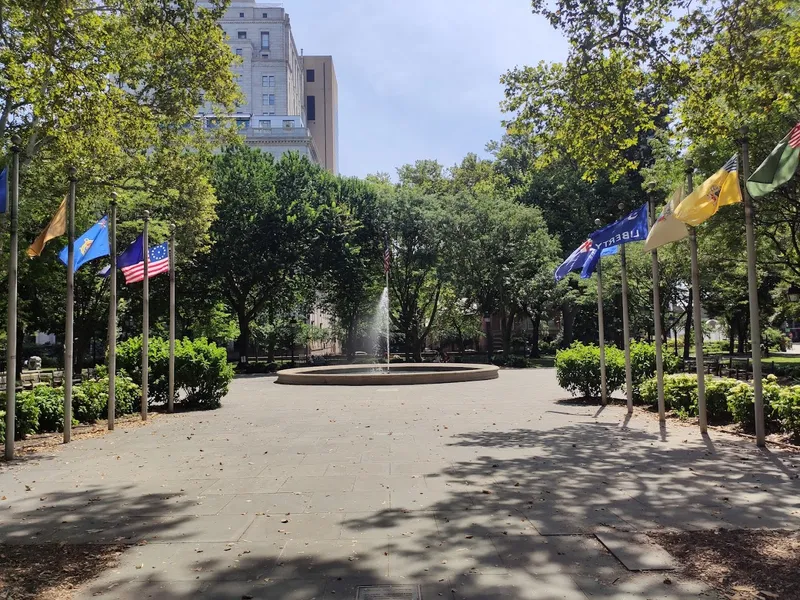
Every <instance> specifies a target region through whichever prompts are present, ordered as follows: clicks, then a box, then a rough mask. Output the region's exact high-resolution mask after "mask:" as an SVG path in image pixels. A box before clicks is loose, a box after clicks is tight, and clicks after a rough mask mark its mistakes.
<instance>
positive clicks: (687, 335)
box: [683, 290, 693, 360]
mask: <svg viewBox="0 0 800 600" xmlns="http://www.w3.org/2000/svg"><path fill="white" fill-rule="evenodd" d="M692 310H693V309H692V290H689V303H688V304H687V305H686V328H685V329H684V331H683V360H688V359H689V348H690V347H691V346H690V344H691V341H692Z"/></svg>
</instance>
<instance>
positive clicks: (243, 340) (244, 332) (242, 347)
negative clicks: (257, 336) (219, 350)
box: [236, 309, 250, 363]
mask: <svg viewBox="0 0 800 600" xmlns="http://www.w3.org/2000/svg"><path fill="white" fill-rule="evenodd" d="M236 316H237V318H238V320H239V339H238V340H237V343H238V345H239V362H240V363H242V362H245V363H246V362H247V352H248V350H249V349H250V320H249V319H248V318H247V312H246V311H245V309H240V310H238V311H236Z"/></svg>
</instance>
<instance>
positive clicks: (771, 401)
mask: <svg viewBox="0 0 800 600" xmlns="http://www.w3.org/2000/svg"><path fill="white" fill-rule="evenodd" d="M761 389H762V398H763V399H764V422H765V425H766V427H767V428H768V429H776V428H778V426H779V419H780V416H779V413H776V411H775V410H774V408H775V406H781V393H782V390H784V389H787V388H783V387H781V386H780V385H779V384H778V378H777V377H775V375H767V378H766V379H764V380H762V382H761ZM728 410H730V412H731V415H732V416H733V420H734V422H736V423H739V425H741V426H742V429H744V430H745V431H749V432H753V431H755V428H756V410H755V393H754V392H753V386H752V385H750V384H749V383H740V384H739V385H737V386H736V387H734V388H733V389H732V390H731V391H730V393H729V394H728Z"/></svg>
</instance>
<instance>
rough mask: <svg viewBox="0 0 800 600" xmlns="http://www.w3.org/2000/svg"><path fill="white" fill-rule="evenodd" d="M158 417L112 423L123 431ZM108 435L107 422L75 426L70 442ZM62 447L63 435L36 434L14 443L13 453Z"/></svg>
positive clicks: (126, 417)
mask: <svg viewBox="0 0 800 600" xmlns="http://www.w3.org/2000/svg"><path fill="white" fill-rule="evenodd" d="M158 416H159V414H158V413H150V414H148V415H147V419H148V420H147V421H142V417H141V416H140V415H138V414H135V415H125V416H124V417H117V418H116V419H115V421H114V429H115V430H119V429H121V430H125V429H133V428H136V427H142V426H143V425H146V424H147V423H149V422H150V420H151V419H153V418H158ZM108 433H110V432H109V431H108V422H107V421H97V423H94V424H92V425H77V426H75V427H73V428H72V441H76V440H85V439H89V438H98V437H103V436H104V435H106V434H108ZM63 445H64V434H63V433H38V434H36V435H29V436H28V437H27V439H24V440H19V441H17V442H15V444H14V453H15V454H16V455H17V456H25V455H28V454H35V453H37V452H43V451H52V450H57V449H58V448H60V447H63ZM0 462H2V459H0Z"/></svg>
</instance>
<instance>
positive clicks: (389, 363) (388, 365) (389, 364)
mask: <svg viewBox="0 0 800 600" xmlns="http://www.w3.org/2000/svg"><path fill="white" fill-rule="evenodd" d="M384 237H385V244H384V245H385V247H384V252H386V253H389V233H388V232H386V233H384ZM383 263H384V269H383V270H384V271H385V275H386V372H387V373H388V372H389V370H390V369H391V367H392V359H391V350H390V345H389V330H390V329H391V326H390V322H391V318H390V317H389V268H390V267H387V266H386V256H384V257H383ZM390 264H391V263H390Z"/></svg>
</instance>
